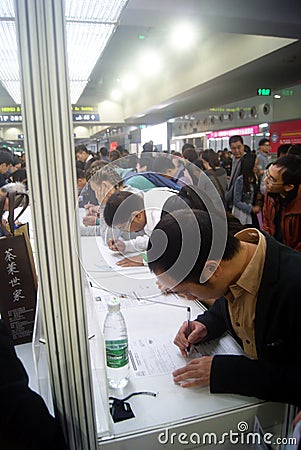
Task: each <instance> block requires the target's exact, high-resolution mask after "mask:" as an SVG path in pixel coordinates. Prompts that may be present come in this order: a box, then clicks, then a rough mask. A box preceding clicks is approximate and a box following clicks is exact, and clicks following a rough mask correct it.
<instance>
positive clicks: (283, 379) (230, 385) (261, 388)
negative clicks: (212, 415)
mask: <svg viewBox="0 0 301 450" xmlns="http://www.w3.org/2000/svg"><path fill="white" fill-rule="evenodd" d="M300 379H301V369H298V368H291V367H289V366H288V365H282V364H279V365H278V364H275V363H273V364H272V363H270V362H268V361H262V360H252V359H249V358H247V357H245V356H232V355H216V356H214V358H213V361H212V365H211V375H210V392H211V393H214V394H221V393H223V394H239V395H247V396H254V397H258V398H261V399H264V400H270V401H275V402H285V403H290V404H292V405H297V406H300V405H301V386H300Z"/></svg>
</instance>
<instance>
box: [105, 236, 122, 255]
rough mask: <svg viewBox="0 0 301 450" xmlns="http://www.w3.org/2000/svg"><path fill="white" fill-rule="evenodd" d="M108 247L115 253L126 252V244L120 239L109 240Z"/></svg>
mask: <svg viewBox="0 0 301 450" xmlns="http://www.w3.org/2000/svg"><path fill="white" fill-rule="evenodd" d="M108 246H109V249H110V250H112V251H113V252H119V253H123V252H124V250H125V243H124V242H123V241H121V240H120V239H116V240H115V239H109V241H108Z"/></svg>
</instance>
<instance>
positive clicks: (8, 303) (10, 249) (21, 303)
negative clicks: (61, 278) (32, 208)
mask: <svg viewBox="0 0 301 450" xmlns="http://www.w3.org/2000/svg"><path fill="white" fill-rule="evenodd" d="M26 239H27V237H26V236H25V235H20V236H8V237H2V238H0V258H1V261H2V263H1V265H0V278H1V291H0V312H1V317H2V319H4V320H5V322H6V323H7V325H8V327H9V329H10V330H11V334H12V338H13V341H14V344H24V343H26V342H30V341H31V340H32V333H33V327H34V319H35V311H36V296H37V291H36V277H35V270H34V266H33V261H32V259H31V257H30V255H29V250H28V247H27V245H29V243H27V242H26Z"/></svg>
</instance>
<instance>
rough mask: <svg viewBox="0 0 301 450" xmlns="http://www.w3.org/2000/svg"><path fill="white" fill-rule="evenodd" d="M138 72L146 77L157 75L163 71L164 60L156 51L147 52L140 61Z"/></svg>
mask: <svg viewBox="0 0 301 450" xmlns="http://www.w3.org/2000/svg"><path fill="white" fill-rule="evenodd" d="M137 66H138V70H139V72H140V73H141V74H142V75H143V76H145V77H152V76H155V75H157V74H158V73H159V72H160V71H161V69H162V58H161V56H160V55H159V54H158V53H156V52H154V51H146V52H145V53H144V54H143V55H142V56H140V58H139V60H138V64H137Z"/></svg>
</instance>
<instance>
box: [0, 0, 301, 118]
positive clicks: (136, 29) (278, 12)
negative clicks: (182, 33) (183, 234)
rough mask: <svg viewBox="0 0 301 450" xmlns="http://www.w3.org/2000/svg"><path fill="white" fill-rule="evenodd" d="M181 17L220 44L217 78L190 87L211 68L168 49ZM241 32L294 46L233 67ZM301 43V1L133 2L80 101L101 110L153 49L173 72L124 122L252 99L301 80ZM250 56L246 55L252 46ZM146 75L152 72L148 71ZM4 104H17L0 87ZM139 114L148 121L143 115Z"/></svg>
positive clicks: (128, 110)
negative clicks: (192, 77)
mask: <svg viewBox="0 0 301 450" xmlns="http://www.w3.org/2000/svg"><path fill="white" fill-rule="evenodd" d="M182 20H185V21H188V22H189V23H191V24H195V25H196V26H197V28H198V30H199V32H200V35H201V37H202V39H201V41H200V42H201V43H203V42H207V43H209V42H210V41H215V42H216V43H217V44H218V45H215V47H214V48H215V51H214V55H213V56H212V54H211V59H213V60H214V62H215V65H214V67H215V68H216V74H218V75H216V76H212V74H211V76H210V77H208V79H207V80H206V79H205V78H204V79H201V77H200V82H199V83H195V82H194V83H193V84H192V85H189V77H188V76H187V74H188V75H189V71H190V70H192V69H193V70H195V66H197V65H199V66H200V67H201V66H202V67H204V69H205V68H206V61H201V60H199V59H198V54H199V53H198V52H199V51H200V48H197V49H195V50H194V51H192V52H187V53H186V54H185V55H184V56H183V57H182V58H179V57H177V56H175V54H174V53H172V52H171V51H170V50H169V49H168V47H167V46H166V45H165V42H166V39H167V36H168V33H169V30H170V27H171V26H172V25H174V24H176V23H179V21H182ZM139 35H143V36H145V39H144V40H140V39H138V36H139ZM242 35H244V36H246V35H260V36H272V37H282V38H290V39H294V40H295V41H294V42H293V41H291V43H290V44H289V45H285V46H283V47H282V48H277V49H276V50H275V51H272V50H271V51H269V52H268V54H266V55H261V56H260V57H259V58H253V59H252V60H251V61H244V62H243V64H239V63H237V64H235V58H236V52H237V48H238V46H239V45H240V43H241V42H242ZM226 37H231V38H232V41H230V42H232V47H231V49H232V51H230V52H229V54H227V55H224V54H222V53H221V52H219V48H222V45H221V43H222V42H223V40H225V38H226ZM300 42H301V6H300V0H296V1H292V0H287V1H285V2H281V4H279V2H277V7H275V1H274V0H265V1H259V0H253V1H252V2H245V1H241V0H214V1H213V0H185V1H183V0H129V1H128V4H127V6H126V8H125V10H124V12H123V13H122V16H121V19H120V24H119V26H118V27H117V29H116V31H115V33H114V34H113V36H112V37H111V39H110V42H109V44H108V45H107V47H106V49H105V50H104V52H103V54H102V56H101V57H100V59H99V60H98V62H97V64H96V66H95V67H94V70H93V71H92V73H91V76H90V81H89V83H88V85H87V86H86V88H85V90H84V92H83V93H82V95H81V97H80V99H79V101H78V104H79V105H96V104H98V103H100V102H102V101H104V100H107V99H108V96H109V93H110V91H111V90H112V88H113V87H114V83H116V79H117V78H119V77H120V76H121V74H122V73H124V72H125V71H130V70H134V67H135V58H136V55H137V54H139V52H141V51H143V49H144V48H149V47H153V48H156V49H160V50H161V51H164V52H165V56H166V61H167V62H168V68H167V69H166V73H165V74H164V76H160V77H158V78H157V80H156V81H153V82H152V83H153V84H152V86H151V87H150V88H148V86H147V85H145V86H143V87H142V88H140V89H139V90H138V91H137V92H136V93H135V94H132V97H131V96H130V97H128V98H127V99H126V101H125V103H126V104H127V106H126V107H125V113H124V119H125V120H126V121H127V122H130V123H138V122H141V123H158V122H160V121H165V120H167V119H170V118H172V117H177V116H180V115H183V114H187V113H192V112H196V111H200V110H205V109H208V108H210V107H215V106H219V105H223V104H227V103H231V102H234V101H238V100H242V99H244V98H248V97H252V96H254V92H256V89H257V87H261V86H262V87H263V86H265V87H272V88H273V89H279V88H282V87H286V86H290V85H295V84H297V83H299V82H301V43H300ZM219 43H220V44H219ZM200 45H201V44H200ZM259 46H260V45H259ZM259 50H260V49H258V51H259ZM221 51H222V50H221ZM245 51H246V52H248V48H246V50H245ZM259 53H260V52H259ZM225 58H226V60H227V58H228V59H231V62H232V63H233V69H231V70H227V69H226V68H225V70H223V69H224V66H225ZM219 61H220V67H219ZM200 67H199V70H200ZM145 70H146V71H147V70H151V67H146V68H145ZM168 73H169V77H170V76H172V77H173V78H174V80H175V81H177V82H178V84H177V86H176V85H175V86H176V87H175V89H174V91H172V90H169V89H167V88H168V86H169V85H170V84H172V83H170V78H168V77H167V74H168ZM184 78H187V79H188V82H186V84H183V85H182V89H180V90H179V87H180V86H181V84H179V82H180V81H181V79H184ZM164 80H165V81H164ZM164 83H166V84H164ZM147 90H148V92H146V91H147ZM150 91H151V92H150ZM147 94H148V95H147ZM150 94H154V95H150ZM155 94H156V95H155ZM152 98H153V102H152ZM0 104H1V105H12V104H13V101H12V99H11V98H10V96H9V95H8V94H7V92H6V91H5V90H4V89H3V88H2V87H1V88H0ZM164 104H166V106H164ZM142 114H144V116H143V117H142V118H141V117H139V116H141V115H142Z"/></svg>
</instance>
